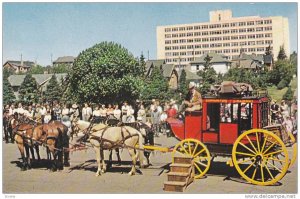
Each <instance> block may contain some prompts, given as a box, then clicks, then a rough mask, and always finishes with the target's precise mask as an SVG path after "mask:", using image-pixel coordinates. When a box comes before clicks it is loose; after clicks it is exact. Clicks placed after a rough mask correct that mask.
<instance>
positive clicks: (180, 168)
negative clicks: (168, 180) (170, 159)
mask: <svg viewBox="0 0 300 199" xmlns="http://www.w3.org/2000/svg"><path fill="white" fill-rule="evenodd" d="M191 167H192V165H191V164H179V163H173V164H171V165H170V168H171V172H178V173H189V172H190V169H191Z"/></svg>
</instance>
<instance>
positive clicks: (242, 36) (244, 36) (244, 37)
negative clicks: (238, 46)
mask: <svg viewBox="0 0 300 199" xmlns="http://www.w3.org/2000/svg"><path fill="white" fill-rule="evenodd" d="M239 38H240V39H246V38H247V36H246V35H240V36H239Z"/></svg>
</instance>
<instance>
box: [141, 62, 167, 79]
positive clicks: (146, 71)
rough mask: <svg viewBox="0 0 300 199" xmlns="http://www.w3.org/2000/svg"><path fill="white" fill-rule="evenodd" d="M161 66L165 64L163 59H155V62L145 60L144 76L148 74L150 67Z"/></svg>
mask: <svg viewBox="0 0 300 199" xmlns="http://www.w3.org/2000/svg"><path fill="white" fill-rule="evenodd" d="M163 64H165V60H164V59H157V60H147V61H146V66H145V73H146V75H147V74H148V73H149V69H150V67H151V66H152V65H153V66H154V67H160V66H162V65H163Z"/></svg>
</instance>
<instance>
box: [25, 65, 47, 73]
mask: <svg viewBox="0 0 300 199" xmlns="http://www.w3.org/2000/svg"><path fill="white" fill-rule="evenodd" d="M44 71H45V68H44V67H43V66H41V65H36V66H32V67H31V69H30V70H29V72H28V73H30V74H44Z"/></svg>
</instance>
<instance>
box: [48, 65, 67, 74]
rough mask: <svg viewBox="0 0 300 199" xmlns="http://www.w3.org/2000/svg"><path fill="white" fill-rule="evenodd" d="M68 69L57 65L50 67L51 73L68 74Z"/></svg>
mask: <svg viewBox="0 0 300 199" xmlns="http://www.w3.org/2000/svg"><path fill="white" fill-rule="evenodd" d="M69 72H70V68H69V66H68V65H66V64H58V65H55V66H53V67H51V73H69Z"/></svg>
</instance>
